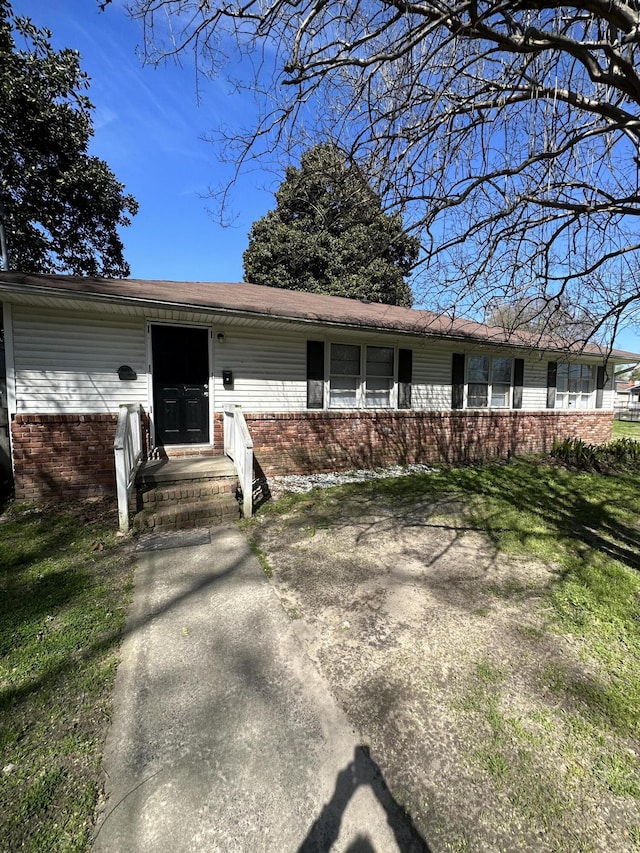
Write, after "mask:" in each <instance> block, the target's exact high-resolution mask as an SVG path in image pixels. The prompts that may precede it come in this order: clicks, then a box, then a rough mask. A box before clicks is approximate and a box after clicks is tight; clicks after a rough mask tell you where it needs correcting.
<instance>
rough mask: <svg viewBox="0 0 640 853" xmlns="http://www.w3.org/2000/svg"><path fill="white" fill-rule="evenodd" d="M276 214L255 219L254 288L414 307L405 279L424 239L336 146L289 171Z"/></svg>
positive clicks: (249, 269) (250, 272)
mask: <svg viewBox="0 0 640 853" xmlns="http://www.w3.org/2000/svg"><path fill="white" fill-rule="evenodd" d="M276 202H277V205H276V209H275V210H271V211H269V213H267V215H266V216H264V217H263V218H262V219H259V220H258V221H257V222H254V224H253V226H252V228H251V232H250V234H249V246H248V248H247V250H246V251H245V253H244V256H243V260H244V271H245V279H246V280H247V281H250V282H253V283H254V284H266V285H269V286H271V287H284V288H289V289H290V290H304V291H309V292H310V293H327V294H331V295H333V296H346V297H350V298H352V299H366V300H369V301H371V302H384V303H386V304H388V305H403V306H407V307H410V306H411V304H412V302H413V299H412V295H411V288H410V287H409V285H408V284H407V282H406V281H405V278H406V277H407V276H408V275H409V273H410V272H411V269H412V267H413V266H414V264H415V262H416V260H417V257H418V251H419V242H418V240H417V239H416V238H415V237H412V236H410V235H409V234H407V232H406V231H405V230H404V228H403V225H402V219H401V217H400V216H399V215H388V214H386V213H385V212H384V211H383V210H382V203H381V199H380V197H379V196H378V195H377V194H376V192H375V191H374V190H373V189H372V188H371V186H370V185H369V184H368V183H367V180H366V179H365V177H364V175H363V173H362V171H361V169H360V168H359V167H358V166H357V165H355V164H348V163H346V162H345V160H344V158H343V156H342V155H341V153H340V151H339V149H338V148H337V146H335V145H333V144H330V143H326V144H321V145H316V146H314V147H313V148H311V149H309V150H308V151H306V152H305V153H304V154H303V155H302V158H301V161H300V168H295V167H293V166H291V167H289V168H288V169H287V170H286V176H285V179H284V182H283V183H282V184H281V186H280V188H279V190H278V191H277V192H276Z"/></svg>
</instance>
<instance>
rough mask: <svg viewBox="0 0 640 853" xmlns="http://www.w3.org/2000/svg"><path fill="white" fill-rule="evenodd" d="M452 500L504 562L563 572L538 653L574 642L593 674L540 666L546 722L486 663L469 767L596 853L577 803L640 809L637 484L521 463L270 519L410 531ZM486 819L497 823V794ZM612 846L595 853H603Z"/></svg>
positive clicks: (314, 500)
mask: <svg viewBox="0 0 640 853" xmlns="http://www.w3.org/2000/svg"><path fill="white" fill-rule="evenodd" d="M625 426H627V425H625ZM633 426H634V427H635V426H636V425H633ZM356 498H357V500H356ZM445 499H447V500H448V499H451V500H452V502H453V503H455V504H456V505H459V506H461V507H463V510H462V513H463V515H462V517H461V521H460V523H461V525H462V527H463V528H465V527H466V528H468V529H473V530H483V531H485V533H486V534H487V535H488V537H489V538H490V540H491V542H492V543H493V544H494V546H495V548H496V549H497V551H499V552H500V553H502V554H507V555H513V556H514V557H518V558H524V559H525V560H529V559H535V560H540V561H542V562H543V563H545V564H547V565H549V566H551V567H553V575H552V577H553V580H552V582H550V583H549V586H548V588H546V590H544V591H543V595H542V598H538V597H536V598H535V600H534V601H533V602H532V604H531V607H535V608H536V612H542V613H543V614H544V619H543V620H542V624H543V627H542V628H536V629H535V631H533V630H532V631H531V637H530V640H531V645H532V648H534V649H535V644H536V643H539V647H540V650H541V660H542V661H544V654H542V653H543V651H544V650H545V649H549V648H552V647H553V643H554V637H558V640H557V641H558V643H560V641H561V639H562V642H566V638H569V642H570V644H571V646H572V648H574V649H575V650H576V653H577V655H578V658H579V660H580V661H581V662H582V664H583V665H582V666H578V667H576V666H573V665H572V666H564V665H559V664H557V663H556V662H554V663H553V664H550V665H548V666H545V665H541V670H540V673H539V679H540V681H539V684H538V685H537V686H536V685H533V686H531V685H529V687H530V688H531V689H532V690H534V691H535V694H536V696H538V695H539V696H542V697H549V698H548V699H543V700H542V706H543V707H544V711H539V710H538V711H536V712H535V713H533V712H532V713H531V715H530V716H528V715H527V713H526V712H524V713H523V712H519V713H517V712H516V713H514V712H513V710H512V709H511V708H509V707H508V706H507V707H505V705H504V703H503V701H502V700H503V696H505V695H507V694H508V695H513V690H514V685H515V689H517V685H518V684H519V678H520V673H519V672H518V671H517V670H516V671H513V672H510V671H505V670H503V668H502V662H501V661H500V660H487V659H486V657H485V656H484V653H479V656H478V659H477V661H476V666H477V672H476V682H475V687H474V689H473V690H472V691H471V692H470V693H469V695H467V696H465V697H464V702H463V703H462V705H460V702H458V704H457V707H458V709H460V710H459V712H460V719H459V720H458V723H457V724H458V725H459V729H457V730H456V731H457V732H458V734H459V736H460V739H461V740H463V739H464V737H465V732H466V733H467V734H468V733H471V734H470V740H471V741H473V733H474V732H478V731H483V732H488V733H489V735H488V736H486V737H485V739H484V742H483V744H482V748H481V749H479V748H475V747H474V749H473V750H471V749H470V751H469V758H468V760H469V762H470V763H471V764H473V765H475V766H477V767H478V768H480V769H481V770H482V771H483V772H486V773H487V774H488V776H489V778H490V779H491V782H492V784H493V785H494V786H495V789H496V790H498V791H499V792H502V793H501V795H502V796H504V797H506V798H507V799H508V801H509V803H511V804H512V807H513V809H514V810H515V814H516V815H518V819H519V820H521V821H522V825H524V826H532V827H534V828H535V827H537V828H539V829H540V830H541V831H544V832H545V833H546V835H547V840H548V841H550V843H551V849H554V850H557V851H574V850H577V849H580V850H587V849H588V850H591V849H592V848H591V847H590V846H589V845H588V844H587V845H586V846H576V840H575V835H574V834H572V829H571V827H572V828H573V829H574V830H575V831H576V832H577V831H579V830H580V828H581V827H582V826H583V825H584V821H585V816H584V815H582V817H581V813H580V808H581V807H580V806H579V805H576V802H577V799H576V798H577V794H576V792H580V796H583V797H584V798H586V799H587V800H588V801H593V802H598V801H599V800H600V799H601V797H602V796H604V795H605V794H606V796H607V797H612V798H613V802H614V804H615V806H616V808H619V809H622V810H623V813H624V812H627V813H628V812H629V808H630V807H629V806H628V805H627V804H630V803H633V804H634V805H633V806H632V810H633V813H635V814H637V813H638V809H639V808H640V482H639V479H638V475H637V473H632V472H629V473H621V472H617V473H614V474H601V473H591V472H580V471H573V470H567V469H565V468H564V467H562V466H560V465H553V464H550V463H546V462H544V461H514V462H511V463H509V464H506V463H505V464H494V465H484V466H469V467H464V468H443V469H441V470H436V471H433V472H431V473H427V474H424V475H417V476H407V477H398V478H393V479H380V480H374V481H369V482H366V483H362V484H354V485H347V486H341V487H337V488H333V489H327V490H324V491H320V490H314V491H313V492H311V493H307V494H304V495H285V496H284V497H283V498H281V499H280V501H278V502H276V503H275V504H273V505H272V506H270V507H269V506H267V507H265V508H264V510H263V511H262V512H263V513H264V512H266V513H267V514H268V513H269V512H272V513H276V514H278V515H282V516H283V517H284V518H285V519H286V524H287V527H290V528H291V529H298V528H299V529H300V530H303V531H304V530H305V529H307V528H306V527H305V525H307V527H308V525H309V524H313V529H314V530H315V529H320V528H322V529H329V530H330V529H331V527H332V526H333V525H336V526H337V527H339V526H340V525H341V524H344V523H345V522H346V521H347V520H348V512H349V509H348V508H349V505H350V503H352V504H353V505H354V506H356V507H357V508H358V511H359V512H360V513H361V512H362V507H363V506H364V505H369V504H370V505H371V506H374V507H375V506H383V505H384V506H392V507H393V511H394V513H395V515H396V517H398V518H402V517H403V514H404V510H405V508H406V515H407V516H408V517H410V516H411V513H412V512H415V507H416V506H425V505H429V502H430V501H433V503H434V504H435V505H437V504H438V502H441V501H443V500H445ZM257 523H259V516H258V519H257V520H256V524H257ZM301 535H303V534H301ZM527 592H528V590H527V589H525V588H522V586H521V585H520V586H519V585H513V587H512V586H510V585H509V584H507V585H506V586H501V587H500V588H499V589H496V591H495V595H497V596H500V597H501V598H503V599H509V598H511V599H512V600H513V602H514V604H515V603H516V602H517V603H518V604H519V605H520V604H521V605H522V606H523V607H526V606H527V601H528V600H529V599H528V596H527ZM539 608H542V610H541V611H540V610H539ZM486 618H487V619H490V618H491V617H490V613H489V612H487V614H486ZM522 630H523V631H526V628H525V627H523V628H522ZM470 654H472V651H471V650H470ZM534 659H535V655H534ZM527 695H528V694H527ZM452 701H453V700H452ZM456 701H458V700H456ZM452 707H454V706H453V705H452ZM524 707H525V708H526V707H527V703H526V702H525V703H524ZM554 774H555V775H554ZM554 792H555V793H554ZM585 792H586V793H585ZM414 795H415V792H414ZM590 797H592V798H593V800H589V798H590ZM486 808H487V809H488V810H489V811H488V814H491V812H490V808H491V798H490V796H489V790H487V799H486ZM620 823H621V822H617V825H620ZM566 827H570V828H566ZM576 828H577V829H576ZM427 829H428V826H427ZM620 833H621V836H619V837H618V840H617V844H618V846H615V847H614V848H613V849H615V850H622V849H624V850H632V849H638V850H640V822H639V821H638V820H635V819H632V820H631V821H630V822H629V823H628V825H626V826H625V827H623V828H621V829H620ZM622 836H623V837H622ZM602 840H603V839H602V838H598V839H597V840H596V841H595V842H594V846H593V849H594V850H595V849H598V850H599V849H603V848H602V847H600V846H598V844H599V843H601V842H602ZM581 843H582V842H581ZM620 844H622V846H619V845H620ZM451 849H454V848H453V847H452V848H451ZM455 849H457V848H455ZM461 849H462V848H461ZM464 849H467V848H464ZM469 849H471V848H469ZM518 849H519V848H518ZM545 849H547V848H545Z"/></svg>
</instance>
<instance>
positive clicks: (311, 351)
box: [307, 341, 324, 409]
mask: <svg viewBox="0 0 640 853" xmlns="http://www.w3.org/2000/svg"><path fill="white" fill-rule="evenodd" d="M323 406H324V341H307V408H308V409H322V407H323Z"/></svg>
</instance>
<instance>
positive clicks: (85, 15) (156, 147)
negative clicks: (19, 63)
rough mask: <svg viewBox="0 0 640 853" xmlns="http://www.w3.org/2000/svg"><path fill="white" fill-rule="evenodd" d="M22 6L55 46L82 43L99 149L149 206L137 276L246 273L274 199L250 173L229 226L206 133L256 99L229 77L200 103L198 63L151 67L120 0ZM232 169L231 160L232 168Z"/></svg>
mask: <svg viewBox="0 0 640 853" xmlns="http://www.w3.org/2000/svg"><path fill="white" fill-rule="evenodd" d="M12 6H13V9H14V11H15V12H16V14H20V15H25V16H28V17H30V18H31V19H32V20H33V22H34V23H35V24H36V25H38V26H46V27H47V28H49V29H50V30H51V31H52V33H53V39H52V41H53V45H54V47H55V48H58V49H59V48H61V47H72V48H75V49H77V50H79V51H80V54H81V57H82V60H81V66H82V69H83V70H84V71H86V72H87V73H88V74H89V76H90V77H91V88H90V90H89V97H90V99H91V101H92V102H93V104H94V105H95V107H96V109H95V112H94V115H93V122H94V132H95V134H94V138H93V141H92V145H91V153H92V154H95V155H97V156H98V157H101V158H102V159H104V160H106V161H107V163H108V164H109V166H110V167H111V169H112V170H113V172H114V173H115V175H116V177H117V179H118V180H119V181H121V182H122V183H123V184H124V185H125V187H126V190H127V192H130V193H132V194H133V196H134V197H135V198H136V199H137V200H138V202H139V204H140V210H139V213H138V214H137V216H136V217H134V219H133V221H132V225H131V226H130V227H128V228H126V229H123V231H122V238H123V241H124V245H125V257H126V258H127V260H128V262H129V264H130V266H131V275H132V276H133V277H134V278H146V279H168V280H177V281H241V280H242V278H243V275H242V253H243V251H244V249H245V248H246V245H247V234H248V232H249V229H250V228H251V224H252V222H253V221H254V220H255V219H258V218H259V217H261V216H263V215H264V214H265V213H266V212H267V210H268V209H269V208H270V207H273V206H274V199H273V190H274V189H276V188H277V183H278V182H277V181H276V182H275V184H274V183H273V179H271V184H272V186H271V190H270V191H269V192H267V191H265V190H260V189H258V187H257V186H256V184H258V183H261V184H262V183H264V180H265V179H264V178H259V180H258V179H256V175H255V174H254V175H253V176H252V178H253V180H251V178H248V179H244V180H243V182H242V184H240V185H239V186H238V187H237V188H236V190H235V192H234V198H233V199H232V205H233V209H234V212H235V214H236V216H235V218H234V222H233V225H232V226H231V227H225V228H223V227H222V226H220V225H219V224H218V223H217V222H216V220H215V217H214V216H212V215H211V213H209V212H208V208H209V209H211V210H213V209H214V207H215V204H214V202H213V201H212V200H210V199H207V198H203V196H206V194H207V191H208V188H209V187H210V186H215V185H218V184H219V183H221V181H222V180H223V179H224V178H225V176H226V174H227V172H226V170H225V167H223V166H222V165H221V164H220V163H219V162H218V161H217V159H216V150H215V147H214V145H212V144H211V143H210V142H205V141H203V140H202V138H201V137H202V136H203V134H206V133H207V132H210V131H211V130H213V128H214V127H215V126H217V125H218V124H219V122H220V120H222V121H225V122H228V123H229V124H234V123H237V122H241V121H242V120H243V119H244V118H245V116H244V112H245V111H246V107H247V105H246V103H243V104H241V103H239V98H238V96H235V97H234V96H233V95H232V94H231V93H230V92H229V87H228V84H226V83H225V82H224V81H223V80H219V81H212V82H211V84H210V85H208V86H206V87H204V88H203V87H202V82H201V83H200V103H199V104H198V103H197V100H198V99H197V98H196V86H195V75H194V71H193V68H192V67H190V66H188V65H187V64H185V65H184V66H183V67H182V68H178V67H176V66H169V67H167V66H165V67H162V68H157V69H156V68H151V67H143V66H142V64H141V62H140V61H139V59H138V56H137V48H139V46H140V44H141V40H142V39H141V30H140V28H139V26H138V24H137V23H136V22H134V21H132V20H131V19H130V18H128V17H127V15H126V14H125V12H124V11H123V9H122V6H121V4H120V2H118V0H114V2H113V4H112V5H111V6H109V7H107V9H106V11H105V12H102V13H101V12H99V10H98V4H97V3H96V0H13V2H12ZM226 168H228V167H226Z"/></svg>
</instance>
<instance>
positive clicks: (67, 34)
mask: <svg viewBox="0 0 640 853" xmlns="http://www.w3.org/2000/svg"><path fill="white" fill-rule="evenodd" d="M12 5H13V9H14V11H15V12H16V13H17V14H20V15H26V16H29V17H31V19H32V20H33V22H34V23H35V24H36V25H38V26H45V27H48V28H49V29H50V30H52V32H53V44H54V47H56V48H61V47H72V48H75V49H77V50H79V51H80V54H81V57H82V61H81V64H82V68H83V70H84V71H86V72H87V73H88V74H89V76H90V78H91V88H90V90H89V97H90V98H91V100H92V102H93V103H94V104H95V107H96V109H95V112H94V131H95V135H94V138H93V142H92V147H91V153H93V154H95V155H97V156H99V157H101V158H102V159H104V160H106V161H107V163H108V164H109V166H110V167H111V169H112V170H113V172H114V173H115V175H116V177H117V178H118V180H119V181H121V182H122V183H123V184H124V185H125V187H126V190H127V192H130V193H132V194H133V196H134V197H135V198H136V199H137V200H138V202H139V204H140V211H139V213H138V215H137V216H136V217H134V219H133V223H132V225H131V226H130V227H129V228H127V229H124V230H123V232H122V237H123V241H124V245H125V257H126V258H127V260H128V262H129V264H130V266H131V275H132V276H133V277H134V278H142V279H168V280H175V281H241V280H242V278H243V271H242V253H243V251H244V249H245V248H246V245H247V234H248V232H249V229H250V228H251V224H252V223H253V222H254V221H255V220H256V219H258V218H259V217H261V216H263V215H264V214H265V213H266V212H267V210H269V209H270V208H272V207H273V206H274V203H275V202H274V197H273V193H274V191H275V190H276V189H277V186H278V183H279V181H278V179H277V178H275V177H274V176H273V175H269V174H262V173H259V172H253V173H251V174H247V175H245V176H244V177H243V178H242V180H241V182H240V183H238V184H237V185H236V186H235V187H234V189H233V193H232V196H231V199H230V202H231V208H232V210H233V212H234V214H235V215H234V219H233V224H232V225H230V226H227V227H222V226H221V225H220V224H219V223H218V222H217V220H216V217H215V215H214V213H213V211H214V210H215V203H214V202H213V201H212V200H210V199H207V198H206V195H207V192H208V189H209V187H211V186H217V185H219V184H221V183H223V182H224V181H225V179H226V178H228V176H229V172H228V169H229V167H228V166H224V165H222V164H221V163H220V161H219V160H218V159H217V152H216V148H215V146H214V145H213V144H212V143H211V142H206V141H204V140H203V139H202V137H203V135H206V134H207V133H210V132H211V131H213V130H214V128H216V127H217V126H218V125H219V124H221V123H225V124H227V125H230V126H231V127H234V126H235V127H238V126H243V125H246V124H247V123H248V121H249V119H250V116H249V115H248V113H249V112H250V110H251V106H252V105H251V103H250V102H247V100H246V98H241V97H240V96H239V95H237V94H235V93H233V92H232V91H231V89H230V87H229V84H228V83H226V81H225V80H224V79H223V78H220V79H218V80H212V81H210V82H209V83H208V84H206V85H204V83H203V81H200V89H199V98H197V97H196V81H195V72H194V69H193V67H192V66H191V65H189V64H188V60H186V61H185V64H184V65H183V67H176V66H163V67H161V68H152V67H143V65H142V63H141V62H140V60H139V58H138V50H139V47H140V45H141V41H142V34H141V30H140V27H139V25H138V24H137V23H136V22H134V21H132V20H131V19H130V18H129V17H128V16H127V15H126V14H125V12H124V10H123V7H122V0H113V2H112V4H111V5H110V6H108V7H107V9H106V11H105V12H103V13H101V12H99V10H98V4H97V2H96V0H12ZM425 307H428V306H425ZM616 346H617V347H619V348H621V349H625V350H629V351H631V352H640V334H639V333H638V331H637V330H633V329H627V330H625V331H623V332H621V333H620V334H619V335H618V338H617V340H616Z"/></svg>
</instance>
